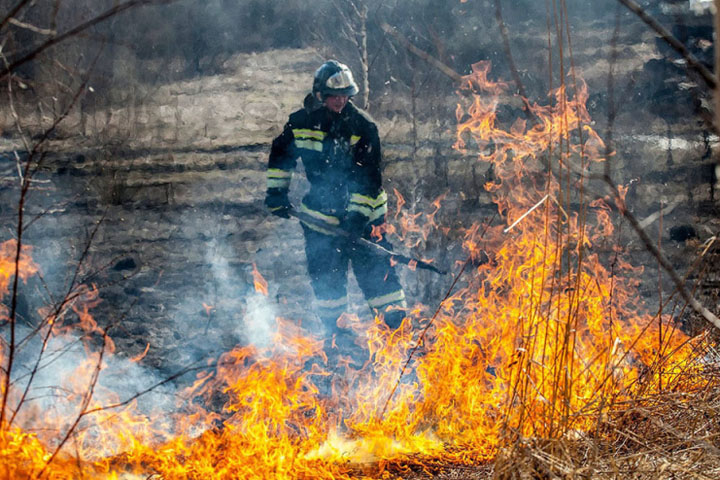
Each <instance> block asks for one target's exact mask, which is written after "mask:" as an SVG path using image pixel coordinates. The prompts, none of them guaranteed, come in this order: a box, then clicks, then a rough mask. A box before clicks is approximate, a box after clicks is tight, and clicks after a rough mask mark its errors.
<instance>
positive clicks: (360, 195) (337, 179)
mask: <svg viewBox="0 0 720 480" xmlns="http://www.w3.org/2000/svg"><path fill="white" fill-rule="evenodd" d="M298 158H302V161H303V165H304V168H305V174H306V176H307V179H308V181H309V182H310V190H309V192H308V193H307V195H305V197H304V198H303V201H302V205H301V206H300V210H301V211H303V212H305V213H307V214H310V215H312V216H314V217H315V218H316V219H318V220H321V221H323V222H326V223H327V224H328V225H331V226H338V225H341V222H343V221H346V220H347V219H348V218H353V219H354V220H355V221H356V222H357V221H360V222H361V223H363V224H364V225H363V226H367V225H371V224H372V225H375V224H381V223H383V222H384V220H385V214H386V213H387V195H386V193H385V191H384V190H383V188H382V184H381V180H382V179H381V170H380V159H381V152H380V140H379V137H378V131H377V127H376V125H375V123H374V122H373V120H372V119H371V118H370V116H369V115H368V114H367V113H365V112H364V111H363V110H360V109H359V108H357V107H355V105H353V104H352V102H348V103H347V105H346V106H345V108H344V109H343V111H342V112H341V113H339V114H338V113H335V112H332V111H330V110H328V109H327V108H325V107H323V106H318V102H317V101H315V100H314V98H313V97H312V95H308V96H307V97H306V98H305V105H304V108H302V109H300V110H298V111H296V112H294V113H292V114H291V115H290V118H289V120H288V122H287V124H286V125H285V128H284V129H283V132H282V134H280V136H278V137H277V138H276V139H275V140H274V141H273V143H272V148H271V151H270V160H269V165H268V179H267V180H268V185H267V186H268V190H267V193H268V205H269V206H270V208H271V209H272V208H273V204H278V205H279V204H281V203H283V202H287V192H288V189H289V187H290V180H291V178H292V172H293V170H294V169H295V166H296V164H297V159H298ZM306 226H308V227H309V228H313V229H314V230H319V231H320V232H321V233H328V234H329V233H330V232H328V231H325V232H323V231H322V229H319V228H318V227H317V225H308V224H306Z"/></svg>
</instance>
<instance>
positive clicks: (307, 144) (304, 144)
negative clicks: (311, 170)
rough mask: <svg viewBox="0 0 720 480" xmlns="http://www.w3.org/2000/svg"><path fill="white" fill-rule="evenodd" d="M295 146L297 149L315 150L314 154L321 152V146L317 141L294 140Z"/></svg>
mask: <svg viewBox="0 0 720 480" xmlns="http://www.w3.org/2000/svg"><path fill="white" fill-rule="evenodd" d="M295 146H296V147H297V148H305V149H307V150H315V151H316V152H322V150H323V144H322V142H318V141H317V140H298V139H295Z"/></svg>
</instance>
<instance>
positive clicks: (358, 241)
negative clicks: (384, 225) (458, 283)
mask: <svg viewBox="0 0 720 480" xmlns="http://www.w3.org/2000/svg"><path fill="white" fill-rule="evenodd" d="M288 214H289V215H290V216H291V217H295V218H297V219H298V220H300V221H302V222H304V223H306V224H308V225H313V226H316V227H319V228H322V229H323V230H325V231H328V232H330V233H333V234H335V235H338V236H341V237H345V238H348V239H350V241H351V242H352V243H354V244H355V245H358V246H360V247H363V248H367V249H368V250H371V251H373V252H375V253H376V254H379V255H383V256H386V257H392V258H394V259H395V260H396V261H397V262H398V263H403V264H405V265H410V264H414V265H416V266H417V268H422V269H425V270H430V271H431V272H435V273H439V274H440V275H447V273H448V272H446V271H445V270H441V269H439V268H438V267H436V266H435V265H433V264H431V263H429V262H425V261H423V260H418V259H416V258H412V257H408V256H405V255H402V254H400V253H397V252H393V251H392V250H388V249H387V248H385V247H383V246H382V245H379V244H377V243H375V242H371V241H370V240H368V239H366V238H362V237H355V236H352V235H350V233H348V232H347V231H345V230H343V229H342V228H340V227H334V226H332V225H328V224H327V223H325V222H321V221H320V220H318V219H317V218H315V217H313V216H312V215H308V214H307V213H303V212H299V211H297V210H295V209H290V210H289V211H288Z"/></svg>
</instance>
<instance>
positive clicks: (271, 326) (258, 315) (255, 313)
mask: <svg viewBox="0 0 720 480" xmlns="http://www.w3.org/2000/svg"><path fill="white" fill-rule="evenodd" d="M246 301H247V304H246V305H247V309H246V311H245V315H244V317H243V323H242V325H239V326H238V330H237V331H236V333H237V334H238V335H240V336H242V337H244V338H245V339H247V341H248V342H249V343H251V344H253V345H255V346H256V347H267V346H269V345H270V344H271V343H272V338H273V331H274V330H275V318H276V317H277V311H276V307H275V305H273V304H272V303H271V302H270V301H268V298H267V297H265V296H264V295H262V294H260V293H253V294H250V295H248V297H247V299H246Z"/></svg>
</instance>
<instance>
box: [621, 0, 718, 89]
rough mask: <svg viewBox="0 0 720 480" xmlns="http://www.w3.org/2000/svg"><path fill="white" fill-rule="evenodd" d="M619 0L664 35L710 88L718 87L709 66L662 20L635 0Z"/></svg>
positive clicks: (661, 35) (664, 38) (659, 33)
mask: <svg viewBox="0 0 720 480" xmlns="http://www.w3.org/2000/svg"><path fill="white" fill-rule="evenodd" d="M618 1H619V2H620V3H622V4H623V5H625V6H626V7H627V8H629V9H630V10H631V11H632V12H633V13H635V14H636V15H637V16H638V17H640V19H641V20H642V21H643V22H645V23H646V24H647V25H648V26H649V27H650V28H652V29H653V30H655V32H656V33H657V34H658V35H660V37H662V39H663V40H665V41H666V42H667V43H668V44H669V45H670V46H671V47H672V48H673V49H674V50H675V51H676V52H678V53H679V54H680V55H682V57H683V58H684V59H685V61H686V62H687V64H688V67H690V68H691V69H692V70H695V71H696V72H697V73H698V74H700V76H701V77H702V78H703V80H705V83H707V84H708V86H709V87H710V88H712V89H713V90H715V89H716V88H717V82H716V80H715V77H714V76H713V74H712V72H711V71H710V70H708V69H707V67H705V65H703V64H702V63H701V62H700V60H698V59H697V58H695V56H694V55H693V54H692V53H690V50H688V49H687V47H685V45H683V43H682V42H681V41H680V40H678V39H677V38H675V37H674V36H673V34H672V33H670V32H669V31H668V30H667V29H666V28H665V27H663V26H662V25H661V24H660V22H658V21H657V20H655V19H654V18H653V17H652V16H650V14H648V13H647V12H646V11H645V10H644V9H643V8H642V7H641V6H640V5H638V4H637V3H636V2H634V1H633V0H618ZM716 3H717V2H716Z"/></svg>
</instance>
